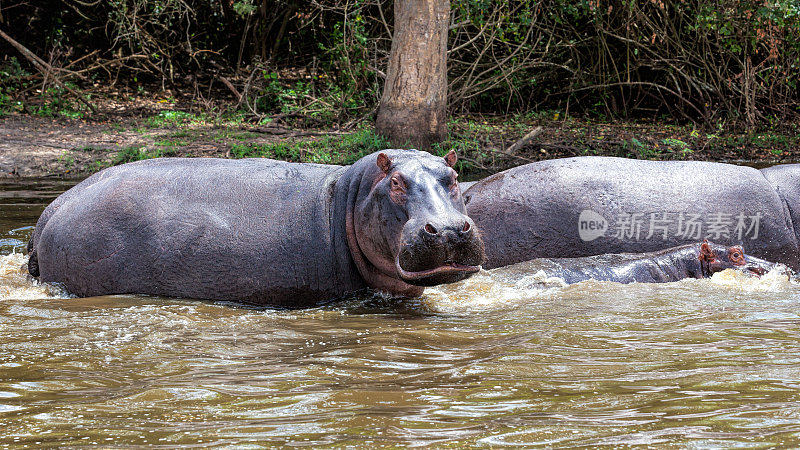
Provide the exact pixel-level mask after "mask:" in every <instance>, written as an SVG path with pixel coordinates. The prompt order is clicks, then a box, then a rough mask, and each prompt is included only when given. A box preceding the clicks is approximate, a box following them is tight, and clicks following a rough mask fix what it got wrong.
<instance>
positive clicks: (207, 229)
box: [29, 150, 484, 307]
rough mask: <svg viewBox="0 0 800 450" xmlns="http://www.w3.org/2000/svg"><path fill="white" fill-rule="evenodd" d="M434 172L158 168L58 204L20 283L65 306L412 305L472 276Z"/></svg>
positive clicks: (460, 213)
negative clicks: (43, 287) (159, 298)
mask: <svg viewBox="0 0 800 450" xmlns="http://www.w3.org/2000/svg"><path fill="white" fill-rule="evenodd" d="M455 162H456V155H455V153H452V152H451V153H450V154H448V155H447V156H446V157H445V158H444V159H443V158H440V157H435V156H433V155H430V154H429V153H425V152H419V151H416V150H386V151H384V152H378V153H373V154H371V155H368V156H366V157H364V158H362V159H360V160H359V161H358V162H356V163H355V164H354V165H352V166H349V167H340V166H325V165H317V164H296V163H287V162H280V161H273V160H267V159H243V160H224V159H210V158H195V159H186V158H164V159H155V160H147V161H140V162H135V163H130V164H124V165H122V166H118V167H113V168H109V169H106V170H103V171H102V172H99V173H97V174H95V175H93V176H92V177H90V178H88V179H86V180H85V181H83V182H82V183H80V184H78V185H77V186H75V187H73V188H72V189H70V190H69V191H67V192H65V193H64V194H63V195H61V196H60V197H58V198H57V199H56V200H55V201H54V202H53V203H52V204H50V205H49V206H48V207H47V209H45V211H44V212H43V213H42V216H41V217H40V218H39V221H38V222H37V224H36V231H35V233H34V236H33V238H32V241H31V242H30V243H29V251H30V255H31V256H30V261H29V271H30V273H31V274H32V275H33V276H38V277H39V279H40V280H41V281H48V282H59V283H63V284H64V285H65V286H66V288H67V290H68V291H70V292H71V293H73V294H76V295H79V296H95V295H104V294H125V293H131V294H134V293H138V294H153V295H163V296H172V297H187V298H198V299H224V300H231V301H237V302H245V303H254V304H262V305H274V306H281V307H307V306H312V305H318V304H320V303H323V302H326V301H329V300H331V299H334V298H337V297H342V296H344V295H346V294H348V293H351V292H353V291H357V290H360V289H364V288H373V289H377V290H381V291H386V292H389V293H392V294H397V295H404V296H416V295H419V294H421V293H422V290H423V286H429V285H434V284H440V283H449V282H453V281H457V280H460V279H463V278H465V277H467V276H469V275H470V274H472V273H474V272H477V271H478V270H479V269H480V267H479V265H480V264H481V263H482V262H483V261H484V250H483V243H482V241H481V238H480V236H479V233H478V230H477V229H476V227H475V224H474V223H473V222H472V220H471V219H470V218H469V217H467V216H466V214H465V210H464V203H463V200H462V198H461V194H460V190H459V188H458V184H457V182H456V176H457V175H456V172H455V171H454V170H453V169H452V167H453V165H454V164H455Z"/></svg>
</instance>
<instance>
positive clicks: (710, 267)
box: [495, 242, 790, 284]
mask: <svg viewBox="0 0 800 450" xmlns="http://www.w3.org/2000/svg"><path fill="white" fill-rule="evenodd" d="M725 269H733V270H739V271H742V272H744V273H746V274H749V275H754V276H760V275H763V274H765V273H767V272H769V271H771V270H774V269H778V270H781V272H782V273H785V274H787V275H790V271H789V269H788V267H786V266H785V265H783V264H775V263H772V262H769V261H765V260H763V259H760V258H755V257H752V256H750V255H746V254H745V253H744V251H743V250H742V248H741V247H739V246H732V247H726V246H723V245H719V244H715V243H710V242H703V243H695V244H686V245H681V246H678V247H672V248H668V249H664V250H659V251H655V252H648V253H614V254H604V255H597V256H585V257H581V258H538V259H534V260H531V261H525V262H521V263H517V264H513V265H511V266H508V267H502V268H499V269H495V270H497V271H501V272H502V273H503V275H504V276H505V277H507V278H508V277H510V278H511V279H514V278H517V279H523V278H525V277H528V276H529V275H533V274H537V273H538V274H543V275H544V276H545V277H547V278H550V277H557V278H559V279H560V280H562V281H563V282H565V283H567V284H574V283H579V282H581V281H587V280H595V281H613V282H617V283H624V284H627V283H669V282H674V281H680V280H683V279H686V278H698V279H699V278H707V277H710V276H712V275H713V274H715V273H717V272H721V271H723V270H725ZM534 283H535V284H539V283H541V281H534Z"/></svg>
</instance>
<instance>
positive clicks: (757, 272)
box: [745, 266, 767, 278]
mask: <svg viewBox="0 0 800 450" xmlns="http://www.w3.org/2000/svg"><path fill="white" fill-rule="evenodd" d="M745 270H746V271H747V272H748V273H749V274H750V275H753V276H756V277H758V278H761V277H762V276H763V275H764V274H765V273H767V269H764V268H763V267H758V266H750V267H745Z"/></svg>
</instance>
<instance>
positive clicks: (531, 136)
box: [505, 127, 542, 154]
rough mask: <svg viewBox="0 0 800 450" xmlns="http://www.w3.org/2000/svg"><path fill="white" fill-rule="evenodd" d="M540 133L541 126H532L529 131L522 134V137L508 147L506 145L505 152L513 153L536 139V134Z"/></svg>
mask: <svg viewBox="0 0 800 450" xmlns="http://www.w3.org/2000/svg"><path fill="white" fill-rule="evenodd" d="M540 134H542V127H536V128H534V129H533V130H532V131H531V132H530V133H528V134H526V135H525V136H523V137H522V139H520V140H518V141H517V142H514V143H513V144H512V145H511V146H510V147H508V148H507V149H506V151H505V153H508V154H514V152H516V151H517V150H519V149H521V148H522V147H525V146H526V145H528V144H530V142H531V141H532V140H534V139H536V136H539V135H540Z"/></svg>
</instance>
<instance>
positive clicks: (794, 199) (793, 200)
mask: <svg viewBox="0 0 800 450" xmlns="http://www.w3.org/2000/svg"><path fill="white" fill-rule="evenodd" d="M761 173H762V174H763V175H764V178H766V179H767V181H769V183H770V184H771V185H772V187H773V188H775V191H776V192H777V193H778V195H779V196H780V197H781V198H782V199H783V201H784V202H785V203H786V206H787V208H788V209H789V216H790V217H791V218H792V223H793V224H794V232H795V236H797V237H798V241H800V230H799V229H798V226H800V164H779V165H777V166H772V167H767V168H766V169H761Z"/></svg>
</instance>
